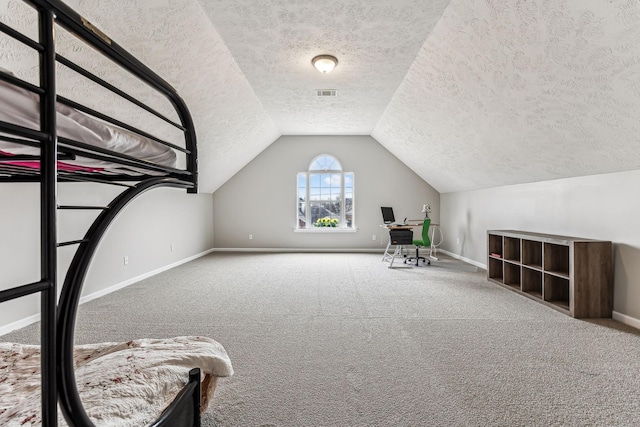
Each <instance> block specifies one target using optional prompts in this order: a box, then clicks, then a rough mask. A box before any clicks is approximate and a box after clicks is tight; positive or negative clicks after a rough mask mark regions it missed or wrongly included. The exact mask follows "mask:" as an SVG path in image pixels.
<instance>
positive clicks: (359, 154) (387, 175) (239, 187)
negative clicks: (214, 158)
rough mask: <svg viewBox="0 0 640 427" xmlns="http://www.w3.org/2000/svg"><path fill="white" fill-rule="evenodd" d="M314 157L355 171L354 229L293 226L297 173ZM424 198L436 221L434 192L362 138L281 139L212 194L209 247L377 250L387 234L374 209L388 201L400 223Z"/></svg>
mask: <svg viewBox="0 0 640 427" xmlns="http://www.w3.org/2000/svg"><path fill="white" fill-rule="evenodd" d="M320 154H331V155H333V156H335V157H336V158H337V159H338V160H339V161H340V162H341V164H342V167H343V170H344V171H345V172H354V174H355V178H354V182H355V190H354V212H355V221H354V223H355V225H356V228H357V232H355V233H344V232H343V233H327V234H325V233H322V234H318V233H301V232H294V231H293V230H294V228H295V226H296V220H297V217H296V176H297V173H298V172H303V171H306V170H307V169H308V168H309V164H310V162H311V160H313V158H314V157H316V156H317V155H320ZM425 203H429V204H431V207H432V209H433V212H432V214H431V215H430V216H431V217H432V218H433V221H434V222H437V221H438V220H439V211H440V195H439V193H438V192H437V191H435V190H434V189H433V188H432V187H431V186H429V185H428V184H427V183H425V182H424V181H423V180H422V179H421V178H420V177H418V176H417V175H416V174H415V173H414V172H412V171H411V170H410V169H408V168H407V167H406V166H405V165H404V164H403V163H401V162H400V161H399V160H398V159H397V158H396V157H395V156H393V155H392V154H391V153H389V152H388V151H387V150H386V149H385V148H384V147H382V146H381V145H380V144H379V143H378V142H377V141H376V140H375V139H373V138H372V137H370V136H283V137H280V138H279V139H278V140H276V141H275V142H274V143H273V144H272V145H271V146H269V147H268V148H267V149H266V150H265V151H264V152H262V153H261V154H260V155H259V156H257V157H256V158H255V159H254V160H253V161H252V162H251V163H249V164H248V165H247V166H246V167H245V168H243V169H242V170H241V171H240V172H238V173H237V174H236V175H235V176H233V177H232V178H231V179H230V180H229V181H227V182H226V183H225V184H224V185H223V186H222V187H220V188H219V189H218V190H217V191H216V192H215V193H214V194H213V223H214V229H215V241H214V242H215V247H216V248H254V249H259V248H297V249H300V248H304V249H380V250H382V249H384V245H386V242H387V240H388V233H387V231H386V230H384V229H382V228H380V224H381V223H382V215H381V213H380V207H381V206H392V207H393V209H394V213H395V216H396V220H397V221H401V220H402V219H403V218H404V217H408V218H410V219H421V218H422V217H423V214H422V213H421V210H422V205H423V204H425ZM249 234H251V235H252V236H253V239H252V240H249V238H248V236H249ZM374 235H375V236H376V240H373V236H374Z"/></svg>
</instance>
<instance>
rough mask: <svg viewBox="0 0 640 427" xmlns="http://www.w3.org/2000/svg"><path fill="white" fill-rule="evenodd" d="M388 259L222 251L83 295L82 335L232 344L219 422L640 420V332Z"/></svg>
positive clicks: (210, 416)
mask: <svg viewBox="0 0 640 427" xmlns="http://www.w3.org/2000/svg"><path fill="white" fill-rule="evenodd" d="M380 258H381V255H378V254H270V253H267V254H264V253H263V254H246V253H238V254H230V253H226V254H222V253H221V254H212V255H210V256H207V257H204V258H201V259H198V260H196V261H193V262H191V263H188V264H185V265H183V266H180V267H178V268H175V269H173V270H171V271H168V272H165V273H163V274H160V275H158V276H155V277H153V278H151V279H147V280H145V281H142V282H140V283H137V284H135V285H132V286H130V287H128V288H125V289H123V290H120V291H118V292H115V293H113V294H110V295H107V296H105V297H103V298H100V299H98V300H95V301H92V302H90V303H87V304H85V305H83V306H81V315H80V317H79V320H78V328H77V333H76V336H77V341H78V342H79V343H80V342H94V341H116V340H117V341H120V340H128V339H134V338H143V337H167V336H175V335H191V334H194V335H206V336H210V337H212V338H214V339H216V340H218V341H220V342H221V343H222V344H223V345H224V346H225V348H226V349H227V351H228V353H229V355H230V357H231V360H232V362H233V365H234V369H235V371H236V374H235V375H234V376H233V377H231V378H228V379H223V380H221V381H220V383H219V388H218V390H217V392H216V396H215V398H214V401H213V403H212V405H211V406H210V408H209V410H208V411H207V413H206V414H205V415H204V419H203V424H204V425H206V426H229V427H230V426H637V425H640V399H639V398H638V396H639V393H640V376H639V372H640V335H639V334H638V331H636V330H634V329H630V328H627V327H624V326H623V325H621V324H619V323H616V322H614V321H611V320H599V321H592V322H588V321H583V320H575V319H572V318H570V317H567V316H565V315H563V314H561V313H559V312H557V311H555V310H552V309H549V308H547V307H544V306H542V305H541V304H538V303H536V302H534V301H531V300H529V299H527V298H524V297H522V296H519V295H516V294H514V293H512V292H510V291H508V290H505V289H503V288H500V287H498V286H496V285H494V284H491V283H489V282H488V281H487V280H486V277H485V273H484V272H483V271H479V272H473V270H474V269H473V268H468V267H469V266H465V265H464V264H462V263H460V262H458V261H455V260H448V261H446V262H443V263H439V264H434V265H432V266H430V267H419V268H411V269H402V270H396V269H393V270H392V269H388V268H386V264H384V263H382V262H381V261H380ZM37 333H38V332H37V327H35V326H31V327H28V328H25V329H23V330H21V331H17V332H15V333H12V334H10V335H9V336H5V337H3V338H4V340H17V339H22V340H23V341H27V342H33V341H37Z"/></svg>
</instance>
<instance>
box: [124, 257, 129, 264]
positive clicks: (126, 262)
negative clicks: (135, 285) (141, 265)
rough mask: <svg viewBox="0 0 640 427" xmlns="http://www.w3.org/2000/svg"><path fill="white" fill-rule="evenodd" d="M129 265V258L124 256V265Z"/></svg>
mask: <svg viewBox="0 0 640 427" xmlns="http://www.w3.org/2000/svg"><path fill="white" fill-rule="evenodd" d="M128 264H129V257H128V256H125V257H124V265H128Z"/></svg>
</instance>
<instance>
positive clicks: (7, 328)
mask: <svg viewBox="0 0 640 427" xmlns="http://www.w3.org/2000/svg"><path fill="white" fill-rule="evenodd" d="M213 251H214V249H208V250H206V251H204V252H201V253H199V254H196V255H193V256H190V257H188V258H184V259H181V260H179V261H176V262H173V263H171V264H168V265H165V266H163V267H160V268H157V269H155V270H152V271H149V272H148V273H144V274H141V275H140V276H137V277H133V278H131V279H128V280H125V281H124V282H120V283H116V284H115V285H112V286H109V287H107V288H104V289H100V290H99V291H96V292H93V293H90V294H89V295H85V296H82V297H80V304H84V303H85V302H89V301H91V300H94V299H96V298H100V297H101V296H104V295H107V294H110V293H111V292H115V291H117V290H119V289H122V288H126V287H127V286H129V285H132V284H134V283H136V282H139V281H141V280H144V279H148V278H149V277H152V276H155V275H156V274H160V273H162V272H164V271H167V270H170V269H172V268H175V267H177V266H179V265H182V264H185V263H187V262H189V261H193V260H194V259H197V258H200V257H203V256H205V255H207V254H210V253H211V252H213ZM39 320H40V314H34V315H33V316H29V317H25V318H24V319H20V320H17V321H15V322H12V323H9V324H7V325H3V326H0V335H4V334H8V333H9V332H11V331H15V330H16V329H20V328H24V327H25V326H29V325H30V324H32V323H35V322H37V321H39Z"/></svg>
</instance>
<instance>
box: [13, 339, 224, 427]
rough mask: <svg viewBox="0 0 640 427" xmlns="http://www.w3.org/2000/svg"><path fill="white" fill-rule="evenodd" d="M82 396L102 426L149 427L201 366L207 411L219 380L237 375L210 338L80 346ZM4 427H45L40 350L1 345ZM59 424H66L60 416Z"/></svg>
mask: <svg viewBox="0 0 640 427" xmlns="http://www.w3.org/2000/svg"><path fill="white" fill-rule="evenodd" d="M74 364H75V375H76V384H77V386H78V392H79V395H80V398H81V399H82V403H83V405H84V408H85V411H86V412H87V415H88V416H89V418H90V419H91V420H92V421H93V422H94V424H96V425H97V426H110V427H111V426H114V427H117V426H120V427H124V426H143V425H149V424H150V423H151V422H153V421H154V420H156V419H157V418H158V417H159V416H160V414H161V413H162V411H163V410H164V409H165V408H166V407H167V406H168V405H169V404H170V403H171V402H172V401H173V399H174V398H175V396H176V395H177V394H178V392H179V391H180V390H181V389H182V388H183V387H184V386H185V385H186V384H187V382H188V379H189V370H190V369H192V368H196V367H198V368H200V369H201V375H202V378H201V380H202V387H201V388H202V403H203V406H202V410H204V409H206V405H207V404H208V399H209V398H210V397H211V395H212V394H213V389H214V388H215V382H216V379H217V377H226V376H230V375H232V374H233V368H232V366H231V362H230V360H229V357H228V355H227V353H226V351H225V349H224V348H223V347H222V345H221V344H219V343H218V342H216V341H214V340H212V339H210V338H204V337H177V338H170V339H139V340H134V341H129V342H124V343H111V342H109V343H99V344H88V345H79V346H76V347H75V353H74ZM0 396H2V400H1V402H0V425H2V426H40V425H41V424H42V420H41V415H40V413H41V409H40V346H36V345H23V344H17V343H0ZM59 425H64V426H66V425H67V424H66V422H65V421H64V417H63V416H62V414H59Z"/></svg>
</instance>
